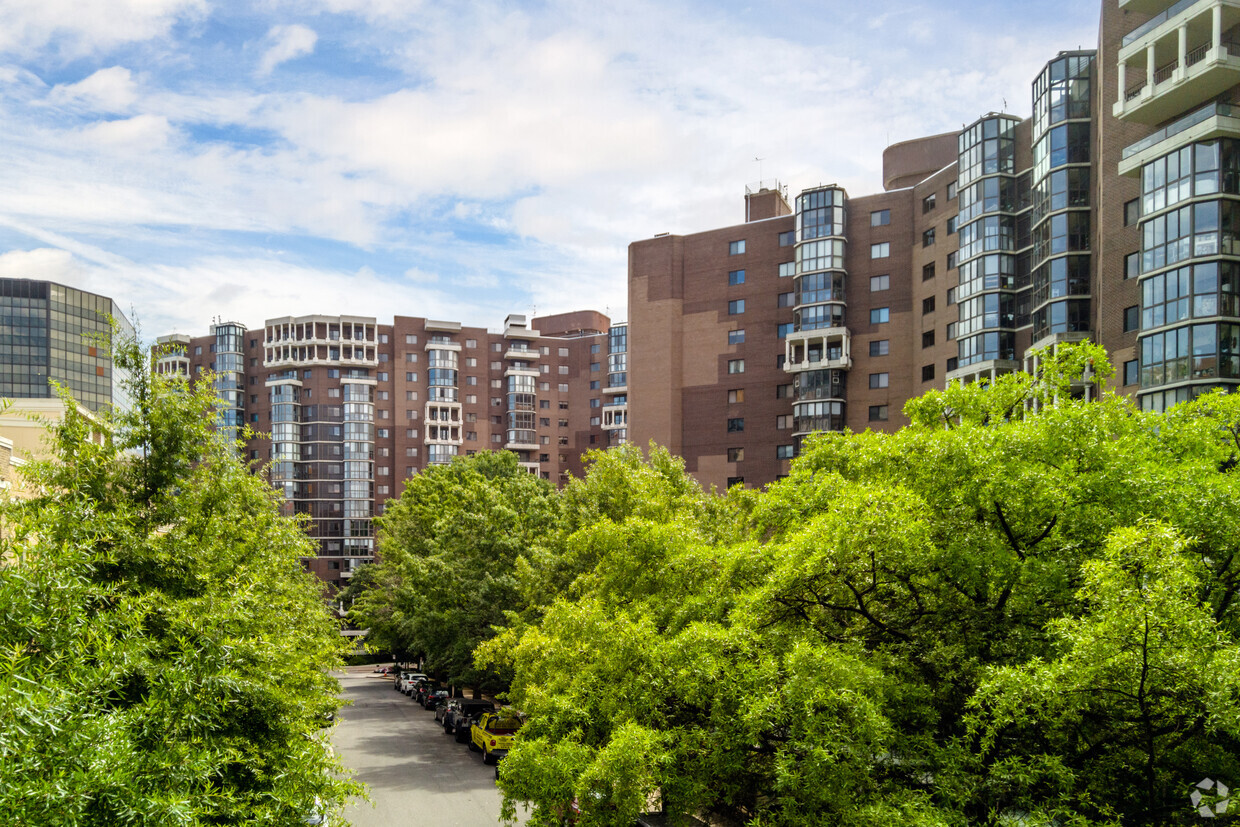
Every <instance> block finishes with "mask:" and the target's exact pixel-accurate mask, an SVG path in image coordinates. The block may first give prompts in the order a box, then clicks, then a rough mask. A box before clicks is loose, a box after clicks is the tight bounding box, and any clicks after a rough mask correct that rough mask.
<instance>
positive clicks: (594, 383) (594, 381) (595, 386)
mask: <svg viewBox="0 0 1240 827" xmlns="http://www.w3.org/2000/svg"><path fill="white" fill-rule="evenodd" d="M600 387H602V385H601V383H600V382H599V380H597V379H591V380H590V390H592V391H596V390H598V389H599V388H600Z"/></svg>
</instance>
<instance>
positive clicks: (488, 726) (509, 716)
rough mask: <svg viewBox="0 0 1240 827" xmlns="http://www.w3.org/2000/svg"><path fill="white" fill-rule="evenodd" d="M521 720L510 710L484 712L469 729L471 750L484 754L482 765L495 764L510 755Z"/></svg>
mask: <svg viewBox="0 0 1240 827" xmlns="http://www.w3.org/2000/svg"><path fill="white" fill-rule="evenodd" d="M520 728H521V719H520V717H518V716H517V715H516V714H515V713H513V712H511V711H509V710H500V711H499V712H484V713H482V714H481V715H480V716H478V720H476V721H474V725H473V726H472V727H470V728H469V736H470V743H469V748H470V749H472V750H474V751H475V752H481V753H482V763H484V764H494V763H496V762H497V761H499V759H501V758H503V757H504V756H505V755H507V754H508V750H509V749H511V748H512V739H513V738H515V737H516V734H517V730H518V729H520Z"/></svg>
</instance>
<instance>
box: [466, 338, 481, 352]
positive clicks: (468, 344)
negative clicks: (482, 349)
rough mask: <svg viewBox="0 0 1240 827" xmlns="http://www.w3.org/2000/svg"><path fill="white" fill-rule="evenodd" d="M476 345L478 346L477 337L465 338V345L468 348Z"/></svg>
mask: <svg viewBox="0 0 1240 827" xmlns="http://www.w3.org/2000/svg"><path fill="white" fill-rule="evenodd" d="M477 346H478V340H477V339H466V340H465V347H467V348H469V349H470V350H472V349H474V348H476V347H477Z"/></svg>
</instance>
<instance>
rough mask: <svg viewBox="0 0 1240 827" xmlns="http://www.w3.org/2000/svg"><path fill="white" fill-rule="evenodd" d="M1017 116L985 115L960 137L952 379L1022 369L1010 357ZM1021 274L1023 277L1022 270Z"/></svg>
mask: <svg viewBox="0 0 1240 827" xmlns="http://www.w3.org/2000/svg"><path fill="white" fill-rule="evenodd" d="M1019 123H1020V120H1019V119H1018V118H1015V117H1012V116H1010V115H996V114H990V115H987V116H986V117H984V118H982V119H981V120H979V121H977V122H976V123H974V124H973V125H972V126H970V127H968V128H967V129H965V130H964V131H963V132H961V133H960V138H959V148H960V157H959V166H958V178H957V192H958V197H959V207H958V209H959V213H958V217H957V227H958V232H959V234H960V249H959V253H958V258H957V261H958V262H959V264H958V266H959V273H960V282H959V286H958V287H957V291H956V299H957V302H958V303H959V314H960V315H959V322H958V323H957V327H956V339H957V346H958V356H957V368H958V369H957V370H956V371H954V372H953V374H952V377H953V378H965V379H969V378H980V377H984V376H991V377H993V376H997V375H999V374H1003V373H1010V372H1012V371H1015V370H1019V369H1020V363H1019V362H1018V361H1017V353H1016V329H1017V295H1018V293H1019V292H1020V290H1021V288H1022V287H1023V284H1022V281H1023V279H1022V278H1021V277H1020V276H1021V272H1022V269H1023V268H1021V267H1020V266H1019V261H1018V258H1019V257H1018V254H1017V253H1018V250H1019V249H1020V244H1019V242H1018V233H1017V223H1018V220H1017V214H1018V213H1019V212H1021V210H1022V208H1023V203H1022V202H1023V199H1022V198H1021V193H1020V189H1021V181H1020V179H1018V177H1017V170H1016V139H1015V134H1016V127H1017V124H1019ZM1024 272H1027V270H1026V271H1024Z"/></svg>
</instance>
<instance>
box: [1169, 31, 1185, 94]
mask: <svg viewBox="0 0 1240 827" xmlns="http://www.w3.org/2000/svg"><path fill="white" fill-rule="evenodd" d="M1177 34H1179V36H1180V37H1179V40H1180V42H1179V51H1178V52H1176V63H1175V71H1174V72H1173V73H1172V75H1173V76H1174V77H1175V79H1176V80H1177V81H1180V80H1183V79H1184V73H1185V72H1186V71H1187V70H1188V62H1187V61H1188V26H1187V25H1184V26H1181V27H1180V28H1179V30H1178V32H1177Z"/></svg>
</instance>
